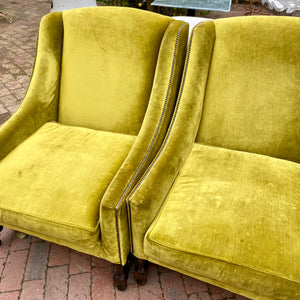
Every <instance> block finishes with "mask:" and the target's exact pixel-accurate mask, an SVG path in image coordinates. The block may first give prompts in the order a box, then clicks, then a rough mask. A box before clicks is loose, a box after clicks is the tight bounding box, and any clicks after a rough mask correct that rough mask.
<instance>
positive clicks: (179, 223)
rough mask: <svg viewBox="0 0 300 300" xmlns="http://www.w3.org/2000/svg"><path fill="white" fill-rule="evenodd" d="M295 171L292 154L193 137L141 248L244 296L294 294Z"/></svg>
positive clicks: (299, 194)
mask: <svg viewBox="0 0 300 300" xmlns="http://www.w3.org/2000/svg"><path fill="white" fill-rule="evenodd" d="M299 178H300V165H299V164H297V163H294V162H290V161H285V160H281V159H277V158H271V157H267V156H264V155H259V154H252V153H247V152H240V151H235V150H228V149H224V148H217V147H214V146H206V145H201V144H194V146H193V149H192V152H191V154H190V156H189V158H188V159H187V161H186V163H185V165H184V166H183V168H182V170H181V172H180V173H179V176H178V177H177V179H176V181H175V183H174V185H173V187H172V190H171V191H170V193H169V194H168V197H167V198H166V201H165V203H164V206H163V208H162V209H161V211H160V213H159V215H158V216H157V217H156V219H155V221H154V222H153V224H152V225H151V227H150V228H149V230H148V231H147V234H146V237H145V240H144V243H145V253H146V255H147V256H148V257H149V258H150V260H151V259H152V260H153V261H156V262H163V264H167V265H168V266H172V267H173V268H175V269H176V270H179V271H182V270H184V271H183V272H186V271H187V272H188V273H190V275H193V276H196V277H197V276H198V277H199V278H201V279H204V280H205V279H208V280H207V281H208V282H214V283H215V284H218V285H219V286H223V287H225V288H227V289H229V290H230V289H231V290H233V291H236V292H240V293H243V294H244V295H246V296H252V297H254V296H258V295H260V297H261V298H262V299H267V298H268V297H271V298H272V299H273V298H274V297H275V298H276V299H277V298H278V299H299V298H300V238H299V237H300V236H299V233H300V180H299ZM232 287H234V288H232ZM243 291H244V292H243ZM245 291H246V292H245ZM263 296H265V297H266V298H264V297H263Z"/></svg>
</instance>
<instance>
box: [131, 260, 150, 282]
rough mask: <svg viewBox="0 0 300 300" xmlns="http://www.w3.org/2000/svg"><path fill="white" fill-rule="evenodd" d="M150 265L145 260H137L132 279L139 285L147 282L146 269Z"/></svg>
mask: <svg viewBox="0 0 300 300" xmlns="http://www.w3.org/2000/svg"><path fill="white" fill-rule="evenodd" d="M149 265H150V263H149V262H148V261H147V260H143V259H139V258H138V259H137V260H136V261H135V266H134V278H135V280H136V282H137V283H138V284H140V285H145V284H146V282H147V275H148V268H149Z"/></svg>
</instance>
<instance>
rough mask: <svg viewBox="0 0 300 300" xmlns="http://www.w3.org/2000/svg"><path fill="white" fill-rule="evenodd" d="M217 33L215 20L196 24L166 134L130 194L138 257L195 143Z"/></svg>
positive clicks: (131, 223)
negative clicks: (150, 227) (156, 152)
mask: <svg viewBox="0 0 300 300" xmlns="http://www.w3.org/2000/svg"><path fill="white" fill-rule="evenodd" d="M195 31H200V32H201V34H197V35H194V32H195ZM214 36H215V29H214V23H213V22H210V21H209V22H203V23H201V24H200V25H198V26H197V27H195V28H194V30H193V32H192V36H191V41H190V45H189V49H188V55H187V60H186V66H185V70H184V74H183V79H182V85H181V89H180V92H179V96H178V100H177V104H176V108H175V112H174V116H173V119H172V121H171V125H170V127H169V130H168V132H167V135H166V138H165V140H164V142H163V144H162V146H161V149H160V150H159V152H158V154H157V156H156V157H155V159H154V160H153V162H152V163H151V165H150V166H149V168H148V169H147V171H146V172H145V174H144V175H143V177H142V178H141V179H140V181H139V183H138V184H137V186H136V187H135V188H134V190H133V191H132V193H131V194H130V195H129V197H128V210H129V218H130V226H131V235H132V244H133V249H132V251H133V254H134V255H136V256H137V257H139V258H144V259H147V257H146V256H145V254H144V252H143V240H144V236H145V233H146V231H147V229H148V228H149V226H150V225H151V223H152V221H153V219H154V218H155V216H156V215H157V213H158V211H159V209H160V207H161V206H162V204H163V202H164V200H165V198H166V197H167V195H168V193H169V191H170V189H171V188H172V185H173V183H174V181H175V180H176V177H177V175H178V172H179V171H180V168H181V166H182V164H183V163H184V161H185V159H186V158H187V156H188V155H189V153H190V151H191V149H192V146H193V144H194V141H195V138H196V134H197V131H198V127H199V123H200V119H201V113H202V106H203V99H204V94H205V86H206V81H207V77H208V71H209V66H210V60H211V54H212V49H213V45H214Z"/></svg>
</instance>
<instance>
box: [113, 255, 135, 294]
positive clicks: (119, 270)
mask: <svg viewBox="0 0 300 300" xmlns="http://www.w3.org/2000/svg"><path fill="white" fill-rule="evenodd" d="M134 261H135V257H134V256H133V255H132V254H131V253H129V255H128V257H127V261H126V264H125V265H124V266H122V265H118V264H115V271H114V286H116V287H117V289H118V290H120V291H124V290H125V289H126V288H127V279H128V274H129V272H130V269H131V266H132V264H133V263H134Z"/></svg>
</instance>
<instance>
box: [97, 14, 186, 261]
mask: <svg viewBox="0 0 300 300" xmlns="http://www.w3.org/2000/svg"><path fill="white" fill-rule="evenodd" d="M187 38H188V24H186V23H184V22H182V21H174V20H172V19H171V24H170V25H169V26H168V28H167V30H166V32H165V34H164V37H163V40H162V43H161V47H160V52H159V57H158V62H157V68H156V73H155V77H154V83H153V87H152V93H151V96H150V101H149V105H148V109H147V112H146V115H145V118H144V121H143V124H142V127H141V130H140V132H139V135H138V136H137V139H136V141H135V143H134V145H133V147H132V149H131V151H130V152H129V154H128V156H127V158H126V160H125V161H124V163H123V164H122V166H121V168H120V170H119V171H118V173H117V174H116V176H115V177H114V179H113V180H112V182H111V184H110V186H109V187H108V189H107V192H106V193H105V195H104V198H103V200H102V202H101V210H100V228H101V241H102V243H103V249H105V251H106V253H105V255H106V258H107V259H108V260H110V261H114V262H116V263H121V264H125V263H126V258H127V255H128V252H129V249H130V244H129V233H128V219H127V209H126V203H125V200H126V196H127V195H128V194H129V192H130V191H131V189H132V188H133V186H134V185H135V184H136V183H137V181H138V180H139V178H140V177H141V175H142V174H143V172H144V171H145V170H146V168H147V167H148V166H149V164H150V162H151V161H152V160H153V158H154V156H155V154H156V153H157V151H158V149H159V147H160V145H161V143H162V141H163V139H164V136H165V133H166V131H167V128H168V126H169V123H170V119H171V116H172V113H173V110H174V105H175V100H176V96H177V93H178V90H179V85H180V78H181V75H182V70H183V65H184V58H185V52H186V45H187ZM122 187H123V188H122ZM108 220H109V221H110V222H108ZM116 253H119V255H118V256H116Z"/></svg>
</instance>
